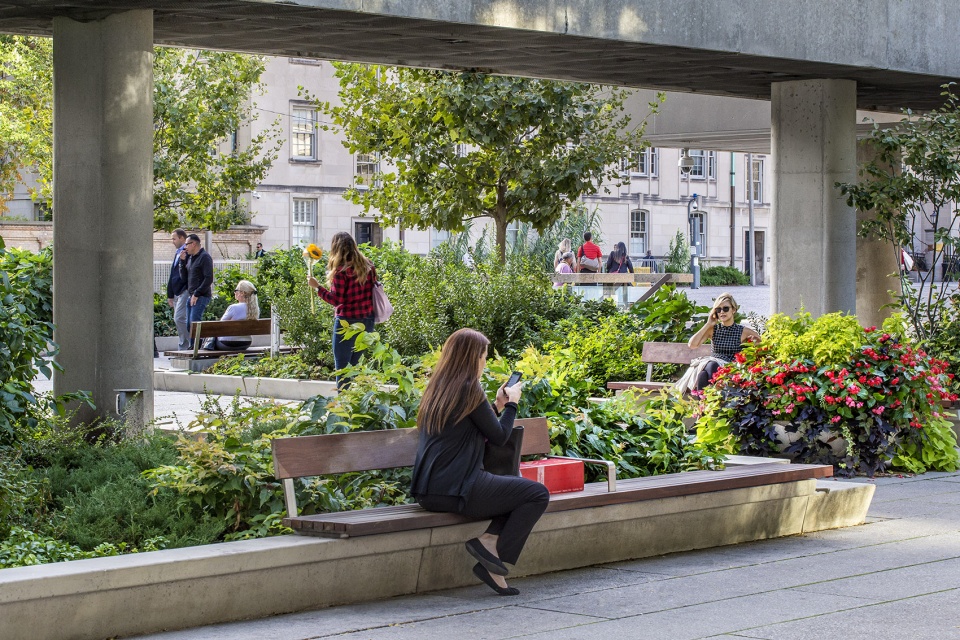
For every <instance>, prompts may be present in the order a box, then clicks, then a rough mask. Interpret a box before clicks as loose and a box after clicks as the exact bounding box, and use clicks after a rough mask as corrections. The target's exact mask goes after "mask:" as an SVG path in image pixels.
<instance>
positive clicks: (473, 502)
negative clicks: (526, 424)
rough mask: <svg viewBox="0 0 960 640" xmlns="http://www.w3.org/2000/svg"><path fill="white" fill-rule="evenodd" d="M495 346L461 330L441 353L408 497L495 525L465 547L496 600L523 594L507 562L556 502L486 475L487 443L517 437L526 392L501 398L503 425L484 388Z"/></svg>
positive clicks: (516, 481) (514, 390) (526, 485)
mask: <svg viewBox="0 0 960 640" xmlns="http://www.w3.org/2000/svg"><path fill="white" fill-rule="evenodd" d="M489 344H490V341H489V340H488V339H487V338H486V336H484V335H483V334H482V333H480V332H479V331H475V330H473V329H460V330H458V331H455V332H454V333H453V334H451V335H450V337H449V338H447V341H446V342H445V343H444V345H443V348H442V349H441V350H440V360H439V361H438V362H437V365H436V367H435V368H434V370H433V375H432V376H430V381H429V382H428V383H427V388H426V390H425V391H424V392H423V399H422V400H421V402H420V410H419V412H418V413H417V428H418V429H419V430H420V433H419V446H418V448H417V457H416V461H415V462H414V465H413V478H412V483H411V484H412V486H411V491H410V493H411V494H412V495H413V497H414V498H415V499H416V501H417V502H418V503H419V504H420V506H421V507H423V508H424V509H426V510H427V511H445V512H453V513H460V514H463V515H465V516H468V517H471V518H478V519H480V518H492V520H491V522H490V526H489V527H487V530H486V532H485V533H484V534H483V535H482V536H480V537H479V538H473V539H471V540H469V541H467V543H466V547H467V552H469V553H470V555H472V556H473V557H474V558H476V559H477V561H478V562H477V564H476V565H475V566H474V567H473V574H474V575H475V576H476V577H477V578H479V579H480V580H482V581H483V582H484V583H485V584H487V586H489V587H490V588H491V589H493V590H494V591H496V592H497V594H499V595H501V596H514V595H517V594H518V593H520V592H519V591H518V590H517V589H515V588H512V587H508V586H507V582H506V580H505V579H504V577H503V576H505V575H507V573H508V569H507V568H506V566H504V564H503V563H505V562H508V563H510V564H516V563H517V559H518V558H519V557H520V552H521V551H522V550H523V545H524V544H525V543H526V541H527V536H528V535H530V531H531V530H532V529H533V526H534V525H535V524H536V523H537V521H538V520H539V519H540V516H541V515H543V512H544V510H546V508H547V503H548V502H549V500H550V495H549V493H548V492H547V488H546V487H544V486H543V485H542V484H540V483H539V482H534V481H533V480H527V479H526V478H521V477H518V476H495V475H493V474H491V473H489V472H487V471H485V470H484V469H483V453H484V446H485V443H486V441H487V440H489V441H490V442H491V443H493V444H496V445H502V444H505V443H506V442H507V440H508V439H509V438H510V434H511V433H512V432H513V420H514V418H515V417H516V415H517V401H518V400H519V399H520V390H521V386H522V385H521V384H520V383H517V384H515V385H514V386H512V387H506V385H504V386H501V387H500V389H499V390H498V391H497V399H496V409H498V410H499V413H500V418H499V420H498V419H497V414H496V413H494V407H492V406H491V405H490V403H489V402H488V401H487V397H486V393H485V392H484V390H483V387H481V386H480V374H481V373H482V372H483V368H484V366H485V365H486V360H487V347H488V345H489Z"/></svg>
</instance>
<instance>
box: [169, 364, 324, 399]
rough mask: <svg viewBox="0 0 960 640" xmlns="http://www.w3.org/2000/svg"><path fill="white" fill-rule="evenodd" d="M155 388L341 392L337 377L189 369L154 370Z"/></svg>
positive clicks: (270, 394) (261, 393)
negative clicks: (220, 373)
mask: <svg viewBox="0 0 960 640" xmlns="http://www.w3.org/2000/svg"><path fill="white" fill-rule="evenodd" d="M153 388H154V389H155V390H157V391H180V392H187V393H211V394H215V395H222V396H232V395H236V394H238V393H239V394H240V395H242V396H251V397H256V398H274V399H278V400H306V399H307V398H312V397H313V396H318V395H322V396H331V395H335V394H336V392H337V383H336V382H334V381H333V380H286V379H281V378H255V377H241V376H218V375H211V374H204V373H190V372H187V371H154V372H153Z"/></svg>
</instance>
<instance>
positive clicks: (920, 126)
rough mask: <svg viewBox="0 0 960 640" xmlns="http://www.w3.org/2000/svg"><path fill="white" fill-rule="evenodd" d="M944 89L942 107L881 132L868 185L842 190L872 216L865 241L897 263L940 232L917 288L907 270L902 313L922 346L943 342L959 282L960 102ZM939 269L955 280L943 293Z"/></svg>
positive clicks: (864, 170)
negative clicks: (886, 247)
mask: <svg viewBox="0 0 960 640" xmlns="http://www.w3.org/2000/svg"><path fill="white" fill-rule="evenodd" d="M943 89H944V91H943V93H942V95H943V96H944V100H945V102H944V105H943V106H942V107H940V108H938V109H934V110H932V111H930V112H929V113H924V114H914V113H912V112H911V111H909V110H907V111H905V112H904V116H905V117H904V118H903V119H902V120H901V121H900V122H898V123H896V124H894V125H884V127H882V128H881V127H880V126H877V125H874V129H873V133H872V135H871V136H870V138H869V139H868V143H869V144H871V145H872V146H873V149H874V150H875V156H874V158H873V160H871V161H869V162H867V163H865V164H864V165H862V166H861V167H860V175H861V176H862V178H863V179H861V180H860V181H859V182H856V183H837V187H838V188H839V189H840V192H841V193H842V194H843V195H845V196H846V198H847V204H849V205H850V206H853V207H855V208H857V209H858V210H860V211H863V212H870V213H871V214H872V216H871V218H870V219H868V220H866V221H865V222H864V223H863V224H862V225H861V228H860V229H859V233H860V235H861V236H864V237H875V238H879V239H881V240H885V241H887V242H889V244H890V250H891V251H893V252H895V254H896V256H897V263H898V264H901V263H902V259H901V256H902V255H903V254H904V252H908V253H909V252H910V251H911V250H912V248H913V246H914V242H915V240H916V239H917V238H921V239H922V241H925V240H926V239H925V238H924V237H923V234H924V233H925V232H926V231H927V230H933V238H932V243H931V244H930V248H931V250H932V252H933V264H932V265H931V267H932V268H931V269H930V270H929V271H926V272H924V271H920V270H918V271H917V274H918V279H919V282H918V283H917V284H918V286H916V287H914V283H912V282H911V281H910V279H909V278H908V277H907V276H908V272H907V270H904V269H901V270H900V280H901V285H902V287H903V295H902V296H901V297H900V302H901V307H902V309H903V311H904V312H905V313H906V315H907V318H908V320H909V321H910V324H911V325H912V326H913V329H914V331H915V332H916V335H917V337H918V338H920V339H921V340H923V341H929V340H931V339H934V338H936V337H937V334H938V332H939V331H940V329H942V328H943V325H944V323H945V322H948V321H949V317H948V316H947V315H946V314H947V312H948V311H949V309H947V308H945V303H946V299H947V296H948V295H949V290H948V288H947V282H946V281H947V280H948V279H949V276H950V273H951V272H953V277H956V276H957V275H958V274H957V270H958V262H957V260H958V255H960V252H958V248H960V238H958V237H957V233H958V231H960V208H958V206H960V97H958V96H957V95H956V94H955V93H954V92H953V89H952V85H944V87H943ZM938 265H940V266H941V267H944V266H945V268H943V269H942V271H943V273H944V275H946V276H948V277H946V278H942V279H941V282H940V284H939V286H938V285H937V284H935V282H934V278H935V274H936V267H937V266H938ZM954 306H956V305H954ZM954 313H956V312H954Z"/></svg>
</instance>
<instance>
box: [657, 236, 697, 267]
mask: <svg viewBox="0 0 960 640" xmlns="http://www.w3.org/2000/svg"><path fill="white" fill-rule="evenodd" d="M663 269H664V271H666V272H667V273H690V245H689V244H688V243H687V239H686V237H684V235H683V232H681V231H677V235H676V236H674V237H673V238H672V239H671V240H670V245H669V246H668V247H667V255H665V256H664V261H663Z"/></svg>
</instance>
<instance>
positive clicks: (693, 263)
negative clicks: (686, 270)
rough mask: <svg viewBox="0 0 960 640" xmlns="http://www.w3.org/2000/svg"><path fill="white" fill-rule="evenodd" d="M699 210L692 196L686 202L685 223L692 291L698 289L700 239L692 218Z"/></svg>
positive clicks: (695, 197)
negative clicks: (688, 234)
mask: <svg viewBox="0 0 960 640" xmlns="http://www.w3.org/2000/svg"><path fill="white" fill-rule="evenodd" d="M699 209H700V204H699V199H698V197H697V194H693V195H692V196H691V197H690V200H688V201H687V223H688V224H689V225H690V273H692V274H693V287H692V288H694V289H699V288H700V243H699V242H697V239H698V238H699V237H700V233H699V231H700V230H699V226H700V225H699V224H698V222H697V221H696V220H694V218H693V212H694V211H697V210H699Z"/></svg>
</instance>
